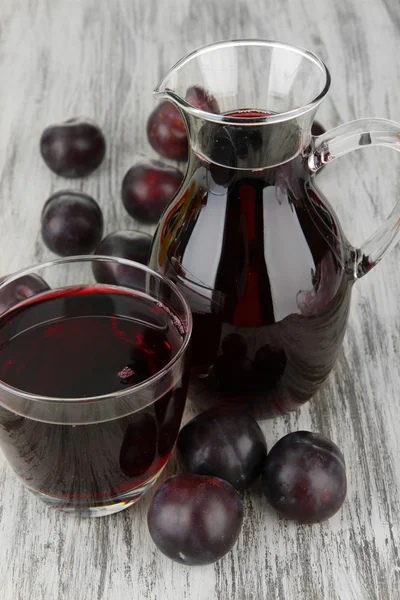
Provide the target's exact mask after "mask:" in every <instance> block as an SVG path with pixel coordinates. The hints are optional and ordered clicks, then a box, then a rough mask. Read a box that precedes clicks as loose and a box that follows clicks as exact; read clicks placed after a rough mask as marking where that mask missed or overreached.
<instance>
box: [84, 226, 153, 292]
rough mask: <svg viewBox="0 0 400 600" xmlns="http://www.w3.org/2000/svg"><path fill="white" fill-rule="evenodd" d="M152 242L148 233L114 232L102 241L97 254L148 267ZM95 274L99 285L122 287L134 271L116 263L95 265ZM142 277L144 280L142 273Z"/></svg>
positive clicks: (96, 251)
mask: <svg viewBox="0 0 400 600" xmlns="http://www.w3.org/2000/svg"><path fill="white" fill-rule="evenodd" d="M151 242H152V237H151V235H149V234H148V233H143V232H141V231H130V230H128V231H114V233H110V234H109V235H107V236H106V237H105V238H104V239H103V240H101V242H100V244H99V245H98V246H97V248H96V250H95V254H100V255H103V256H118V257H119V258H126V259H127V260H133V261H134V262H138V263H141V264H143V265H147V261H148V258H149V253H150V248H151ZM93 274H94V277H95V279H96V281H98V282H99V283H108V284H110V285H121V280H122V279H123V278H124V277H125V276H126V277H128V276H129V275H131V276H132V269H130V268H127V269H125V268H124V265H117V264H115V263H94V264H93ZM124 274H125V275H124ZM138 275H139V273H138ZM140 276H141V279H143V277H142V276H143V273H142V272H141V273H140ZM133 283H134V282H132V284H133Z"/></svg>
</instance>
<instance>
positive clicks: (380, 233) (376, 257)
mask: <svg viewBox="0 0 400 600" xmlns="http://www.w3.org/2000/svg"><path fill="white" fill-rule="evenodd" d="M365 146H385V147H387V148H393V150H397V151H398V152H400V125H399V124H398V123H396V122H394V121H388V120H387V119H377V118H370V119H358V120H357V121H350V122H349V123H346V124H345V125H339V127H335V129H331V130H330V131H327V132H326V133H323V134H322V135H320V136H318V137H314V138H313V151H312V153H311V155H310V156H309V159H308V166H309V168H310V170H311V171H312V172H313V173H316V172H317V171H318V170H319V169H320V168H321V167H322V166H323V165H325V164H327V163H329V162H331V161H332V160H334V159H335V158H338V157H339V156H343V155H344V154H347V153H348V152H352V151H353V150H359V149H362V148H364V147H365ZM399 232H400V199H399V200H398V201H397V204H396V205H395V207H394V208H393V210H392V212H391V213H390V215H389V216H388V217H387V219H386V220H385V221H384V222H383V223H382V224H381V225H380V226H379V227H378V229H377V230H376V231H375V233H373V234H372V235H371V237H369V238H368V239H367V240H366V242H364V244H362V246H361V247H360V248H353V249H352V256H351V261H352V270H353V269H354V277H355V278H356V279H359V278H360V277H362V276H363V275H366V273H368V272H369V271H370V270H371V269H372V268H373V267H374V266H375V265H376V264H378V262H379V261H380V260H381V258H382V256H383V255H384V253H385V252H386V250H388V249H389V248H390V247H391V246H394V244H395V243H396V242H397V241H398V240H399V239H400V238H399Z"/></svg>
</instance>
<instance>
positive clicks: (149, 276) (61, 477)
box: [0, 256, 192, 516]
mask: <svg viewBox="0 0 400 600" xmlns="http://www.w3.org/2000/svg"><path fill="white" fill-rule="evenodd" d="M191 330H192V317H191V313H190V310H189V307H188V304H187V302H186V300H185V299H184V297H183V296H182V294H181V293H180V291H179V290H178V289H177V288H176V287H175V285H174V284H173V283H172V282H170V281H169V280H168V279H166V278H165V277H163V276H162V275H160V274H158V273H155V272H154V271H152V270H151V269H149V268H147V267H146V266H143V265H141V264H138V263H134V262H131V261H127V260H124V259H120V258H115V257H106V256H78V257H68V258H62V259H58V260H54V261H52V262H48V263H45V264H41V265H38V266H34V267H31V268H27V269H25V270H23V271H19V272H18V273H16V274H14V275H11V276H9V277H7V278H6V279H5V280H3V281H2V282H1V283H0V446H1V448H2V450H3V452H4V455H5V457H6V459H7V460H8V462H9V464H10V465H11V467H12V468H13V470H14V471H15V473H16V474H17V475H18V476H19V478H20V479H21V480H22V481H23V483H24V484H25V485H26V487H27V488H28V489H29V490H30V491H32V492H34V493H35V494H36V495H37V496H39V497H40V498H42V499H43V500H44V501H46V502H47V503H49V504H51V505H52V506H55V507H57V508H60V509H62V510H64V511H67V512H71V513H78V514H81V515H84V516H102V515H110V514H112V513H115V512H118V511H120V510H123V509H125V508H127V507H128V506H130V505H132V504H133V503H135V502H136V501H137V500H138V499H139V498H140V497H141V495H142V494H143V493H144V492H145V491H146V490H147V489H148V488H149V487H151V486H152V485H153V484H154V482H155V481H156V480H157V478H158V477H159V475H160V473H161V472H162V470H163V468H164V467H165V464H166V462H167V460H168V458H169V456H170V454H171V451H172V449H173V446H174V444H175V441H176V438H177V435H178V431H179V427H180V424H181V418H182V413H183V410H184V406H185V401H186V394H187V384H188V344H189V340H190V335H191Z"/></svg>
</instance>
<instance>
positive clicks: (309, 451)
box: [262, 431, 347, 523]
mask: <svg viewBox="0 0 400 600" xmlns="http://www.w3.org/2000/svg"><path fill="white" fill-rule="evenodd" d="M262 483H263V491H264V493H265V495H266V497H267V499H268V501H269V502H270V504H271V505H272V506H273V507H274V508H275V509H276V510H277V511H278V512H280V513H281V514H282V515H283V516H284V517H286V518H287V519H293V520H295V521H298V522H299V523H321V522H322V521H325V520H326V519H329V518H330V517H332V516H333V515H334V514H335V513H336V512H337V511H338V510H339V509H340V507H341V506H342V504H343V502H344V500H345V497H346V491H347V479H346V467H345V462H344V458H343V455H342V453H341V452H340V450H339V448H338V447H337V446H336V444H334V443H333V442H332V441H331V440H330V439H328V438H326V437H325V436H323V435H321V434H317V433H310V432H308V431H296V432H293V433H289V434H288V435H286V436H285V437H283V438H282V439H281V440H279V442H277V444H275V446H274V447H273V448H272V450H271V451H270V453H269V454H268V457H267V461H266V463H265V468H264V471H263V475H262Z"/></svg>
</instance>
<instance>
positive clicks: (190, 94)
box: [186, 85, 220, 114]
mask: <svg viewBox="0 0 400 600" xmlns="http://www.w3.org/2000/svg"><path fill="white" fill-rule="evenodd" d="M186 100H187V102H188V103H189V104H191V105H192V106H194V107H195V108H198V109H200V110H203V111H205V112H210V113H216V114H219V112H220V109H219V105H218V101H217V99H216V98H215V97H214V96H212V95H211V94H210V93H209V92H207V91H206V90H205V89H203V88H202V87H200V86H199V85H193V86H191V87H190V88H188V90H187V92H186Z"/></svg>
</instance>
